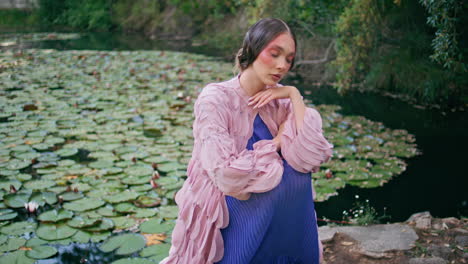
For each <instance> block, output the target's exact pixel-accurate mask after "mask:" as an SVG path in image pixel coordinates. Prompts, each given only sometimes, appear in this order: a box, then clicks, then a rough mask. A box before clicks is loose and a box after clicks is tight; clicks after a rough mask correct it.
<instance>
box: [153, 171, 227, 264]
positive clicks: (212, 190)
mask: <svg viewBox="0 0 468 264" xmlns="http://www.w3.org/2000/svg"><path fill="white" fill-rule="evenodd" d="M176 203H177V205H178V206H179V216H178V219H177V222H176V226H175V228H174V230H173V232H172V246H171V249H170V251H169V256H168V257H167V258H165V259H164V260H162V261H161V262H160V263H162V264H176V263H180V264H186V263H193V264H206V263H214V262H217V261H220V260H221V259H222V257H223V255H224V242H223V238H222V235H221V231H220V229H221V228H225V227H226V226H227V224H228V223H229V211H228V208H227V205H226V201H225V198H224V195H223V194H222V193H221V192H220V191H219V190H218V189H217V188H216V187H215V186H214V184H213V183H212V182H211V180H209V179H208V178H206V179H199V180H198V181H196V182H195V185H193V186H192V185H184V187H183V188H182V189H181V190H180V191H179V192H177V195H176Z"/></svg>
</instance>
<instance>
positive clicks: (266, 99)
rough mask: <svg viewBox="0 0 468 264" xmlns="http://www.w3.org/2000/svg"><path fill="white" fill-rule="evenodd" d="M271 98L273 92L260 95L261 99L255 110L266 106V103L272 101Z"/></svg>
mask: <svg viewBox="0 0 468 264" xmlns="http://www.w3.org/2000/svg"><path fill="white" fill-rule="evenodd" d="M271 98H272V94H271V92H268V91H266V92H265V93H263V94H262V95H260V97H259V98H258V100H257V104H256V105H255V106H254V108H259V107H262V106H264V105H265V104H266V103H268V102H269V101H271Z"/></svg>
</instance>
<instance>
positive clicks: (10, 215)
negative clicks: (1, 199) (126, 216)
mask: <svg viewBox="0 0 468 264" xmlns="http://www.w3.org/2000/svg"><path fill="white" fill-rule="evenodd" d="M17 215H18V213H17V212H15V211H13V210H11V209H0V221H4V220H11V219H14V218H15V217H16V216H17Z"/></svg>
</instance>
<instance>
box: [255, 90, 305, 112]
mask: <svg viewBox="0 0 468 264" xmlns="http://www.w3.org/2000/svg"><path fill="white" fill-rule="evenodd" d="M293 96H299V97H300V96H301V95H300V92H299V90H298V89H297V88H296V87H294V86H279V87H274V88H270V89H266V90H263V91H260V92H258V93H256V94H255V95H253V96H252V97H250V98H249V103H248V105H254V108H260V107H262V106H264V105H266V104H268V103H269V102H270V101H271V100H274V99H281V98H291V99H292V97H293Z"/></svg>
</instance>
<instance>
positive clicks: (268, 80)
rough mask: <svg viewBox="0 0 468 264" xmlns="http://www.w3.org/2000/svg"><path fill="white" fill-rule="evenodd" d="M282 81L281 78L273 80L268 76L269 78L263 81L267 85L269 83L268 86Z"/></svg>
mask: <svg viewBox="0 0 468 264" xmlns="http://www.w3.org/2000/svg"><path fill="white" fill-rule="evenodd" d="M280 81H281V79H280V80H278V81H277V82H275V81H274V80H272V79H270V78H267V79H265V80H263V83H264V84H265V85H268V86H274V85H277V84H278V83H279V82H280Z"/></svg>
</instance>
